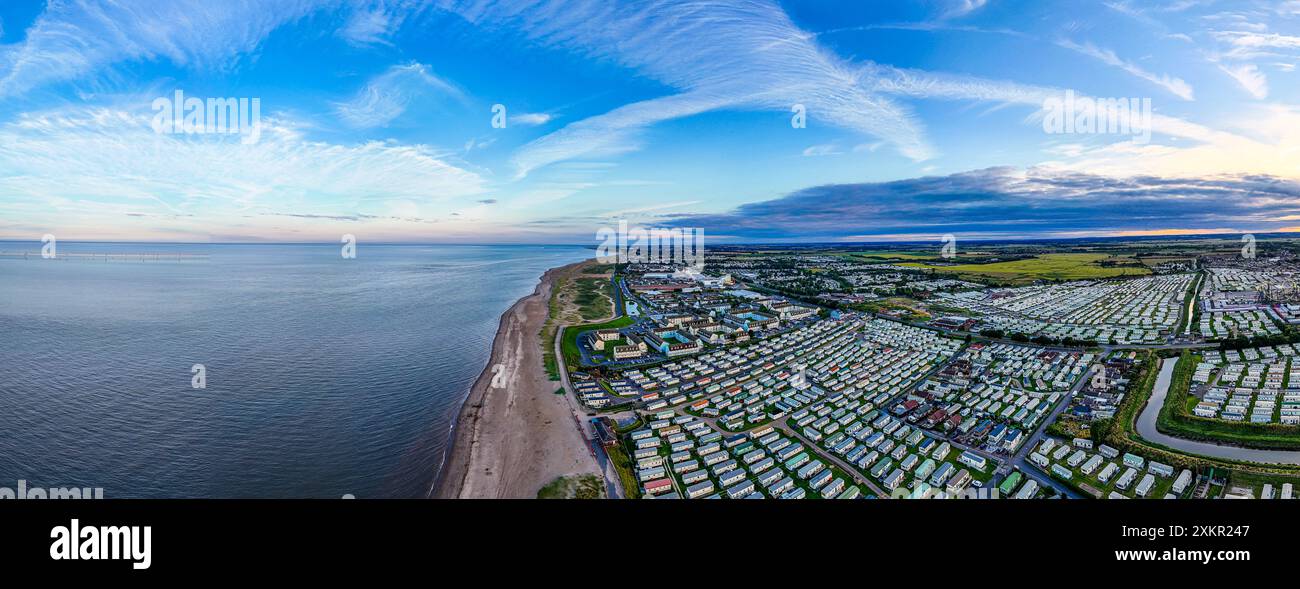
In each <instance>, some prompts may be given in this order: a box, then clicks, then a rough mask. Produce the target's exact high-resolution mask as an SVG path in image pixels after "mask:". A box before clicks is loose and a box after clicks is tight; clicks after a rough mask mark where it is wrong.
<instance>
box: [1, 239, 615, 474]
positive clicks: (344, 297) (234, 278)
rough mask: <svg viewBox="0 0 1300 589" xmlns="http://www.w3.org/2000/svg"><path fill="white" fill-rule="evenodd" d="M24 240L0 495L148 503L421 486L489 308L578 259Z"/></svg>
mask: <svg viewBox="0 0 1300 589" xmlns="http://www.w3.org/2000/svg"><path fill="white" fill-rule="evenodd" d="M40 245H41V244H39V243H28V244H20V243H14V242H0V252H9V253H10V254H12V252H15V251H29V252H33V254H34V255H32V256H30V257H28V258H26V259H24V258H23V257H14V256H12V255H0V337H2V338H3V339H0V487H9V488H16V486H17V481H18V480H19V479H25V480H26V481H28V483H27V484H28V487H37V486H39V487H46V488H49V487H100V488H103V489H104V496H105V497H147V498H154V497H219V498H230V497H273V498H279V497H320V498H339V497H341V496H343V495H345V494H352V495H354V496H356V497H358V498H368V497H369V498H374V497H424V496H425V495H426V494H427V492H428V491H429V488H430V486H431V485H432V483H433V481H434V479H435V477H436V474H437V471H438V469H439V467H440V466H441V464H442V461H443V458H444V451H445V450H446V447H447V444H448V441H449V437H448V436H449V433H450V427H451V424H452V423H453V422H454V420H455V418H456V415H457V413H458V412H459V409H460V405H461V402H462V401H463V400H464V398H465V396H466V395H467V394H468V392H469V388H470V386H471V385H472V384H473V381H474V379H475V378H476V377H477V376H478V374H479V372H480V371H482V369H483V367H484V366H485V365H486V364H487V360H488V356H489V355H490V353H491V346H492V338H493V336H494V335H495V333H496V328H497V324H498V321H499V320H500V317H501V315H502V313H504V312H505V310H506V309H508V308H509V307H510V305H512V304H513V303H514V302H515V301H516V300H518V299H519V298H520V297H522V296H525V295H527V294H529V293H531V292H532V291H533V288H534V287H535V286H536V285H537V281H538V278H539V277H540V276H541V275H542V273H543V272H544V271H546V270H547V269H548V268H552V267H555V266H560V265H563V264H567V263H571V262H575V261H578V260H581V259H586V258H590V257H592V256H593V254H594V252H593V250H591V249H589V248H581V247H576V246H574V247H565V246H546V247H540V246H443V245H366V244H364V243H362V244H360V245H359V246H358V248H357V256H356V258H355V259H350V260H349V259H344V258H343V257H342V256H341V255H340V248H341V245H337V244H323V245H190V244H187V245H167V244H125V243H124V244H91V243H64V242H60V243H59V244H58V252H57V253H58V254H59V256H60V259H55V260H44V259H41V258H40V256H39V252H40ZM140 252H147V253H149V254H151V255H148V256H143V257H142V256H139V255H136V254H138V253H140ZM77 254H89V255H90V256H89V257H87V256H85V255H77ZM104 254H109V255H108V256H107V257H105V256H104ZM123 254H125V255H123ZM152 254H158V255H152ZM178 254H180V255H178ZM95 255H98V256H99V257H98V258H95V257H94V256H95ZM194 364H203V365H204V367H205V368H206V388H203V389H195V388H193V387H192V378H193V374H192V373H191V367H192V366H193V365H194Z"/></svg>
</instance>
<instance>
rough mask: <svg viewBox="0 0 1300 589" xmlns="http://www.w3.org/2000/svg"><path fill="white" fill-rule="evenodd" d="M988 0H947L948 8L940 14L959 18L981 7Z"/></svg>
mask: <svg viewBox="0 0 1300 589" xmlns="http://www.w3.org/2000/svg"><path fill="white" fill-rule="evenodd" d="M988 3H989V0H949V2H948V8H947V9H945V10H944V11H943V13H942V14H941V15H940V16H941V17H942V18H961V17H963V16H966V15H968V14H970V13H972V12H975V11H976V10H979V9H981V8H983V7H984V6H985V5H986V4H988Z"/></svg>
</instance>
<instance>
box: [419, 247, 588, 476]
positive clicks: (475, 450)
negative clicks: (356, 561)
mask: <svg viewBox="0 0 1300 589" xmlns="http://www.w3.org/2000/svg"><path fill="white" fill-rule="evenodd" d="M585 263H586V262H579V263H576V264H570V265H568V266H562V267H560V268H552V269H550V270H547V271H546V273H545V274H543V275H542V278H541V282H540V283H539V284H538V285H537V288H536V289H535V290H534V291H533V294H531V295H528V296H526V297H524V298H522V299H519V301H517V302H516V303H515V304H514V305H513V306H511V307H510V309H509V310H508V311H506V313H505V315H503V316H502V317H501V324H500V326H499V327H498V328H497V334H496V339H495V340H494V341H493V343H492V357H491V358H490V359H489V360H488V364H487V367H486V368H485V369H484V370H483V372H482V373H481V374H480V375H479V377H478V380H477V381H475V383H474V386H473V387H472V388H471V389H470V393H469V396H468V397H467V398H466V399H465V403H464V405H463V406H462V407H461V411H460V416H459V417H458V418H457V419H456V424H455V426H454V430H453V432H452V444H451V450H450V451H449V453H448V456H447V460H446V462H445V463H444V465H443V468H442V473H441V476H440V477H439V479H438V482H437V483H436V484H435V485H434V487H433V489H431V493H430V496H432V497H436V498H441V499H453V498H478V499H489V498H518V499H523V498H535V497H536V496H537V491H538V490H539V489H541V488H542V487H543V486H544V485H546V484H547V483H549V482H551V481H552V480H554V479H555V478H556V477H559V476H567V475H575V474H582V473H592V474H600V469H599V467H598V466H597V464H596V460H595V458H594V457H593V456H592V454H591V451H590V449H589V447H588V445H587V443H586V440H585V439H584V438H583V436H582V434H580V433H579V430H578V425H577V422H576V421H575V419H574V414H573V411H572V409H571V405H570V404H569V402H568V401H567V400H566V396H565V395H557V394H555V390H556V389H558V388H560V386H561V384H560V382H559V381H553V380H550V379H548V378H547V376H546V370H545V368H544V367H543V364H542V345H541V341H540V340H541V335H540V334H541V330H542V326H543V325H544V324H545V322H546V318H547V315H548V313H549V309H548V302H549V301H550V297H551V290H552V288H553V287H554V286H555V283H556V279H557V278H558V277H560V276H564V275H567V274H570V273H573V272H575V271H576V270H577V269H578V267H580V266H581V265H582V264H585ZM547 345H548V346H551V345H552V343H551V342H547Z"/></svg>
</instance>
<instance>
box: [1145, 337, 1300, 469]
mask: <svg viewBox="0 0 1300 589" xmlns="http://www.w3.org/2000/svg"><path fill="white" fill-rule="evenodd" d="M1177 363H1178V359H1177V358H1165V359H1164V360H1163V362H1162V363H1161V365H1160V374H1159V375H1157V377H1156V385H1155V388H1154V389H1152V391H1151V398H1150V399H1148V400H1147V404H1146V407H1143V409H1142V413H1141V414H1140V415H1138V420H1137V431H1138V435H1139V436H1142V438H1143V439H1145V440H1147V441H1149V442H1155V443H1157V444H1161V445H1164V446H1168V447H1170V448H1173V449H1175V450H1178V451H1180V452H1186V453H1188V454H1198V455H1201V456H1208V457H1211V458H1223V459H1227V460H1244V461H1247V462H1259V463H1263V464H1300V451H1287V450H1255V449H1253V448H1241V447H1238V446H1221V445H1219V444H1214V443H1210V442H1196V441H1192V440H1186V439H1183V438H1175V437H1173V436H1170V435H1168V434H1164V433H1161V432H1160V430H1159V429H1157V428H1156V420H1157V418H1158V417H1159V416H1160V408H1161V407H1163V406H1164V404H1165V397H1166V396H1167V395H1168V394H1169V385H1170V383H1171V382H1172V381H1173V376H1174V366H1175V365H1176V364H1177Z"/></svg>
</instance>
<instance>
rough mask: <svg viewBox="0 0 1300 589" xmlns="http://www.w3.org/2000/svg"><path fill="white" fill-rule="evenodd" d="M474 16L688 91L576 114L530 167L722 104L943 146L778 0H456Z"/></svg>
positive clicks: (622, 146) (912, 152) (627, 144)
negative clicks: (798, 111)
mask: <svg viewBox="0 0 1300 589" xmlns="http://www.w3.org/2000/svg"><path fill="white" fill-rule="evenodd" d="M449 5H450V6H451V7H452V8H453V9H454V10H456V11H457V12H459V13H460V14H462V15H464V16H465V17H466V18H467V19H468V20H470V21H472V22H475V23H478V24H479V25H481V26H485V27H493V28H499V27H508V28H510V29H512V30H514V31H518V32H519V33H520V34H522V35H524V36H525V37H527V38H529V39H531V40H533V41H534V42H536V43H540V44H542V45H546V46H552V47H559V48H564V49H569V50H572V51H576V52H579V53H582V54H586V55H590V56H593V57H598V58H603V59H609V60H612V61H614V62H616V63H619V64H621V65H623V66H626V67H628V68H631V69H633V70H635V71H637V72H639V73H640V74H642V75H644V76H647V77H649V78H650V79H653V80H657V81H659V82H661V83H663V84H665V85H667V86H669V87H671V88H674V89H675V90H677V91H678V93H677V94H673V95H669V96H664V97H660V98H655V99H650V100H645V101H642V102H637V103H633V104H629V105H625V106H623V107H620V108H618V109H615V110H613V111H610V112H608V113H605V114H604V115H599V116H597V117H591V118H588V119H585V120H581V121H577V122H574V123H572V124H570V125H568V126H566V127H564V128H563V129H561V130H559V131H556V132H555V133H552V134H550V135H547V136H545V137H542V138H540V139H538V140H536V141H535V142H533V143H531V144H529V145H526V146H524V147H523V148H522V149H520V150H519V152H518V153H517V154H516V156H515V165H516V167H517V169H518V172H519V174H520V175H524V174H527V173H528V172H529V171H530V170H533V169H536V168H538V167H541V166H545V165H549V164H552V163H556V162H559V161H564V160H569V159H575V158H581V157H589V156H592V155H602V156H603V155H606V154H609V153H624V152H627V151H629V150H633V149H636V148H637V138H638V133H639V131H640V130H642V129H644V128H646V127H648V126H651V125H654V124H656V123H659V122H662V121H667V120H671V119H675V118H681V117H687V116H693V115H697V114H700V113H704V112H708V111H712V110H719V109H740V110H775V111H779V112H786V113H788V112H789V111H790V109H791V107H793V106H794V105H796V104H799V105H804V107H805V108H806V109H807V113H808V117H810V118H811V119H812V120H814V121H816V122H817V124H828V125H832V126H836V127H840V128H844V129H848V130H850V131H855V132H858V133H862V134H865V135H870V136H874V137H879V138H882V139H885V140H887V141H889V142H890V144H891V145H894V146H895V147H896V148H897V149H899V151H901V152H902V153H904V154H905V155H907V156H909V157H912V158H914V159H927V158H929V157H931V156H932V155H933V150H932V148H931V147H930V146H929V145H928V144H927V143H926V141H925V138H924V134H923V132H922V131H921V129H920V125H919V123H917V122H916V120H915V117H914V116H913V115H912V113H911V112H910V110H908V109H907V108H906V107H904V106H902V105H899V104H896V103H894V102H893V101H891V100H889V99H887V98H883V97H880V96H873V95H871V94H870V93H868V92H867V91H865V90H864V89H863V87H862V80H861V79H860V78H858V77H857V75H856V74H855V73H854V70H855V68H854V67H852V66H851V65H850V64H848V63H846V62H844V61H843V60H841V59H839V58H837V57H835V56H833V55H832V54H831V53H830V52H829V51H826V50H825V49H824V48H822V47H820V46H818V45H817V44H816V42H815V40H814V38H813V36H812V35H809V34H808V33H806V32H804V31H802V30H800V29H799V28H798V27H797V26H795V24H794V23H793V22H791V21H790V18H789V17H788V16H787V15H786V14H785V12H784V11H783V10H782V9H781V8H780V6H778V5H777V4H775V3H774V2H771V1H757V0H752V1H745V0H724V1H719V2H708V3H682V2H662V1H661V2H652V3H629V4H618V3H613V2H588V3H577V4H575V3H571V2H559V1H557V0H535V1H532V2H515V3H511V4H509V5H504V4H489V3H485V2H451V3H449Z"/></svg>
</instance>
